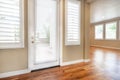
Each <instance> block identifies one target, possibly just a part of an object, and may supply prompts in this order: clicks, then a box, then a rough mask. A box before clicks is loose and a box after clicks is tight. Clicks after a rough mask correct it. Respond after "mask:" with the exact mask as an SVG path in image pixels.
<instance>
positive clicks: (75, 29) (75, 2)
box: [66, 0, 80, 45]
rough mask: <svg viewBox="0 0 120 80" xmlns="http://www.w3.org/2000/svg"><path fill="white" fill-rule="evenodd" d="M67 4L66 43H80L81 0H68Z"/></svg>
mask: <svg viewBox="0 0 120 80" xmlns="http://www.w3.org/2000/svg"><path fill="white" fill-rule="evenodd" d="M66 5H67V8H66V9H67V11H66V16H67V19H66V45H80V1H79V0H68V1H67V4H66Z"/></svg>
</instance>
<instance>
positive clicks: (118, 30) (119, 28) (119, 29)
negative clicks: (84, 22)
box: [92, 18, 120, 41]
mask: <svg viewBox="0 0 120 80" xmlns="http://www.w3.org/2000/svg"><path fill="white" fill-rule="evenodd" d="M114 22H116V25H117V28H116V39H106V38H105V35H106V32H105V29H106V24H107V23H114ZM92 24H93V25H94V40H96V41H98V40H101V41H102V40H106V41H119V40H120V18H115V19H111V20H106V21H101V22H97V23H92ZM96 25H103V28H104V30H103V39H95V26H96ZM118 33H119V34H118Z"/></svg>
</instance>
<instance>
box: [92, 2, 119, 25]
mask: <svg viewBox="0 0 120 80" xmlns="http://www.w3.org/2000/svg"><path fill="white" fill-rule="evenodd" d="M90 14H91V23H94V22H99V21H103V20H108V19H111V18H115V17H120V0H96V1H94V2H93V3H91V12H90Z"/></svg>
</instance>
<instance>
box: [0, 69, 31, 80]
mask: <svg viewBox="0 0 120 80" xmlns="http://www.w3.org/2000/svg"><path fill="white" fill-rule="evenodd" d="M29 72H31V71H30V70H28V69H25V70H19V71H12V72H6V73H0V78H6V77H11V76H16V75H20V74H26V73H29Z"/></svg>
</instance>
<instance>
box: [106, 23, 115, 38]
mask: <svg viewBox="0 0 120 80" xmlns="http://www.w3.org/2000/svg"><path fill="white" fill-rule="evenodd" d="M116 24H117V22H113V23H107V24H106V30H105V32H106V35H105V39H116V28H117V26H116Z"/></svg>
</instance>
